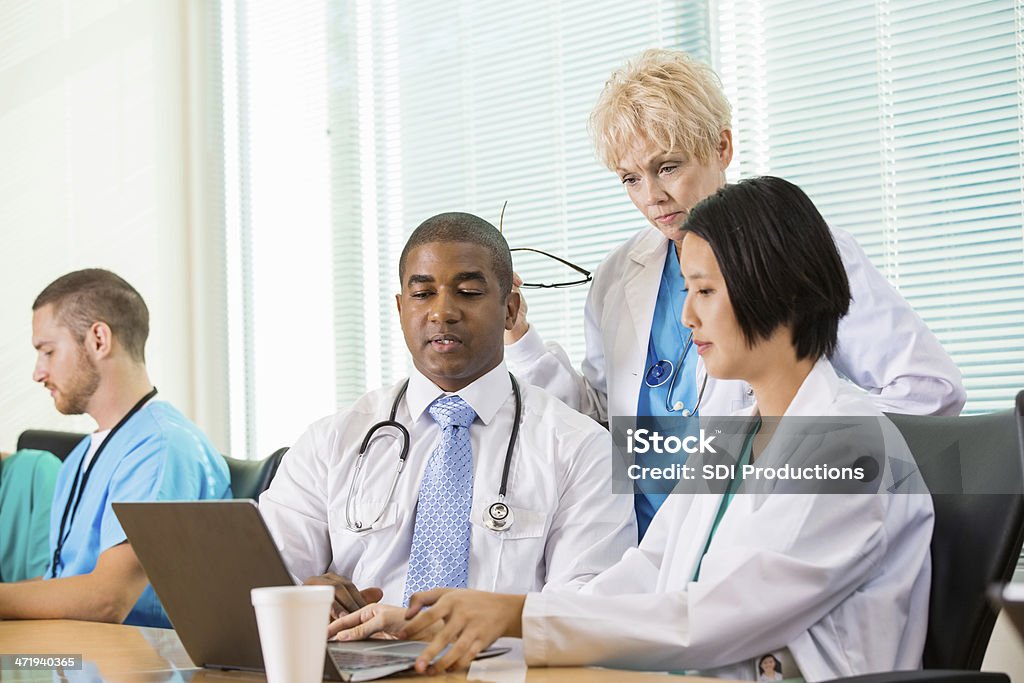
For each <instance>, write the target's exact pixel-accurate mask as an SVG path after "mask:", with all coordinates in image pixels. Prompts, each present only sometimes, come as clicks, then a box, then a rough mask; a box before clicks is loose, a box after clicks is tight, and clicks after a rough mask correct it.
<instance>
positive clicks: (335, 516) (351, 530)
mask: <svg viewBox="0 0 1024 683" xmlns="http://www.w3.org/2000/svg"><path fill="white" fill-rule="evenodd" d="M377 515H380V519H377V520H376V521H374V518H375V517H377ZM350 522H351V525H350ZM397 522H398V503H396V502H394V501H392V502H390V503H388V504H387V506H385V507H384V508H383V510H382V509H381V502H380V501H376V500H374V501H366V502H365V504H359V503H356V505H355V510H354V511H353V513H352V514H351V520H350V519H349V515H346V511H345V508H344V507H342V508H341V509H340V510H339V509H334V510H332V511H331V530H332V533H337V534H339V535H340V536H345V537H352V536H356V537H359V536H372V535H374V534H376V533H377V532H378V531H380V530H382V529H387V528H389V527H393V526H394V525H395V524H396V523H397ZM358 525H362V527H366V526H369V528H368V529H365V530H363V529H362V528H360V527H359V526H358Z"/></svg>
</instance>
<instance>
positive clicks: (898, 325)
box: [505, 228, 966, 422]
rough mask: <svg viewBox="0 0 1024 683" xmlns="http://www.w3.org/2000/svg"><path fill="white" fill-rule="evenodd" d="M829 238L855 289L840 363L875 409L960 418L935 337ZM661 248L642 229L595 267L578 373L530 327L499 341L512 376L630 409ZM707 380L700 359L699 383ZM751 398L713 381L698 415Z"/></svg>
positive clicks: (958, 390) (863, 261)
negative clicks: (515, 336)
mask: <svg viewBox="0 0 1024 683" xmlns="http://www.w3.org/2000/svg"><path fill="white" fill-rule="evenodd" d="M832 236H833V237H834V238H835V241H836V247H838V249H839V254H840V256H841V257H842V259H843V265H844V266H845V267H846V275H847V277H848V278H849V280H850V291H851V293H852V294H853V301H851V302H850V311H849V313H848V314H847V315H846V316H845V317H844V318H843V319H842V320H840V321H839V345H838V347H837V348H836V352H835V354H834V355H833V356H832V358H831V361H832V364H833V365H834V366H835V368H836V370H838V371H839V372H840V373H841V374H842V375H844V376H846V377H847V378H849V379H850V380H851V381H852V382H854V383H855V384H857V385H859V386H860V387H862V388H863V389H865V390H866V391H867V392H868V393H869V394H871V398H872V400H873V401H874V403H875V405H876V406H877V407H878V409H879V410H883V411H887V412H894V413H908V414H919V415H932V414H934V415H958V414H959V413H960V409H961V408H962V407H963V405H964V400H965V398H966V394H965V392H964V388H963V378H962V377H961V375H960V371H959V370H958V369H957V367H956V365H954V364H953V361H952V359H951V358H950V357H949V355H948V354H947V353H946V352H945V350H944V349H943V348H942V345H941V344H940V343H939V340H938V339H937V338H936V337H935V335H934V334H932V332H931V330H929V329H928V326H927V325H925V324H924V321H923V320H921V318H920V317H919V316H918V315H917V313H915V312H914V310H913V309H912V308H911V307H910V305H909V304H908V303H907V302H906V300H905V299H904V298H903V297H902V296H900V294H899V292H897V291H896V290H895V289H893V287H892V285H890V284H889V283H888V282H887V281H886V279H885V278H884V277H883V276H882V274H881V273H879V272H878V270H877V269H876V268H875V267H874V266H873V265H871V262H870V261H869V260H868V257H867V255H866V254H865V253H864V250H863V249H861V248H860V245H858V244H857V241H856V240H855V239H854V238H853V237H852V236H851V235H850V234H849V233H847V232H844V231H842V230H838V229H833V230H832ZM666 249H668V240H667V239H666V238H665V236H664V235H662V234H661V233H660V232H659V231H657V230H655V229H654V228H646V229H644V230H640V231H639V232H638V233H637V234H636V235H634V236H633V237H631V238H630V239H629V240H627V241H626V242H625V243H624V244H622V245H621V246H619V247H618V248H616V249H615V250H614V251H612V252H611V253H610V254H609V255H608V256H607V257H606V258H605V260H604V261H602V263H601V265H599V266H598V267H597V269H596V270H595V271H594V281H593V283H591V286H590V292H589V294H588V295H587V303H586V307H585V309H584V318H583V323H584V334H585V337H586V356H585V358H584V359H583V365H582V370H583V372H582V374H581V373H580V372H579V371H577V370H576V369H575V368H574V367H573V364H572V362H571V361H570V360H569V357H568V355H567V354H566V352H565V350H564V349H562V347H561V346H559V345H558V344H556V343H553V342H548V343H545V342H544V340H543V339H542V338H541V336H540V333H539V332H538V331H537V329H536V327H534V326H532V325H531V327H530V329H529V331H527V333H526V334H525V335H524V336H523V338H522V339H520V340H519V341H517V342H516V343H515V344H511V345H509V346H507V347H505V359H506V361H507V362H508V364H509V367H510V368H512V371H513V372H515V373H516V376H517V377H521V378H522V379H524V380H525V381H527V382H530V383H532V384H536V385H537V386H541V387H544V388H545V389H547V390H548V391H549V392H551V393H552V394H554V395H555V396H557V397H558V398H560V399H562V400H563V401H565V403H566V404H567V405H568V406H570V407H572V408H576V409H577V410H579V411H580V412H582V413H584V414H585V415H590V416H591V417H593V418H594V419H595V420H599V421H602V422H608V421H609V417H610V416H624V415H636V411H637V401H638V399H639V396H640V383H641V382H643V380H644V373H645V372H646V371H647V368H646V366H645V364H646V362H647V343H648V341H649V339H650V332H651V324H652V321H653V319H654V306H655V303H656V302H657V298H658V287H659V286H660V283H661V273H662V270H663V268H664V265H665V254H666ZM679 343H680V348H681V347H682V343H683V340H682V339H680V340H679ZM705 377H706V372H705V370H704V363H703V361H702V360H698V362H697V376H696V377H695V378H694V379H693V381H695V382H696V383H697V385H696V386H697V387H698V388H700V386H701V385H702V384H703V382H704V378H705ZM752 401H753V392H752V391H751V390H750V387H749V385H747V384H746V383H745V382H740V381H736V380H715V379H709V380H708V383H707V387H706V390H705V392H704V396H703V399H702V401H701V404H700V414H701V415H731V414H732V413H734V412H735V411H737V410H740V409H742V408H744V407H747V406H749V405H750V404H751V402H752Z"/></svg>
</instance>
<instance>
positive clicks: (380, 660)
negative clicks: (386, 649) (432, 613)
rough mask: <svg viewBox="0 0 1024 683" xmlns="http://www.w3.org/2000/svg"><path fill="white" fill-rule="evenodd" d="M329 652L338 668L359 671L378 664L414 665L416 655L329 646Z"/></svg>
mask: <svg viewBox="0 0 1024 683" xmlns="http://www.w3.org/2000/svg"><path fill="white" fill-rule="evenodd" d="M327 653H328V654H329V655H330V657H331V661H332V662H334V666H336V667H338V670H344V671H359V670H362V669H372V668H373V667H376V666H392V665H394V664H406V665H408V666H412V664H413V663H414V662H415V661H416V657H412V656H410V655H385V654H378V653H376V652H341V651H338V650H335V649H333V648H330V647H328V648H327Z"/></svg>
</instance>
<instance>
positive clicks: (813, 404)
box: [734, 358, 843, 417]
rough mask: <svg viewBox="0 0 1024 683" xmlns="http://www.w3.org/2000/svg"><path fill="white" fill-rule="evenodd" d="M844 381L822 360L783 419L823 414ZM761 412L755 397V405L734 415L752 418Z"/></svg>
mask: <svg viewBox="0 0 1024 683" xmlns="http://www.w3.org/2000/svg"><path fill="white" fill-rule="evenodd" d="M842 383H843V380H842V379H840V377H839V375H837V374H836V371H835V368H833V367H832V364H831V363H829V362H828V360H827V359H825V358H821V359H819V360H818V362H817V363H815V364H814V367H813V368H811V371H810V372H809V373H807V377H805V378H804V381H803V384H801V385H800V388H799V389H797V392H796V396H794V397H793V400H792V401H790V402H789V407H788V408H786V412H785V413H783V417H793V416H794V415H807V416H814V415H819V414H821V411H822V410H823V408H824V407H827V406H830V405H832V403H833V401H835V398H836V394H837V393H838V392H839V388H840V386H841V385H842ZM759 414H760V411H759V410H758V407H757V399H756V397H755V400H754V405H752V406H749V407H747V408H744V409H743V410H739V411H736V412H735V413H734V415H737V416H752V415H759Z"/></svg>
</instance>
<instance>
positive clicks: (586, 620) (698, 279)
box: [334, 177, 933, 681]
mask: <svg viewBox="0 0 1024 683" xmlns="http://www.w3.org/2000/svg"><path fill="white" fill-rule="evenodd" d="M682 256H683V258H682V264H683V266H682V270H683V275H684V276H685V278H686V284H687V286H688V289H689V296H688V297H687V300H686V305H685V307H684V310H683V321H684V323H685V324H686V326H687V327H688V328H689V329H690V330H691V331H692V332H693V338H694V344H695V345H696V346H697V350H698V352H699V353H700V356H701V358H702V359H703V360H704V362H705V364H706V366H707V369H708V372H709V373H710V374H711V376H712V377H714V378H721V379H737V380H743V381H745V382H749V383H750V385H751V386H752V387H753V389H754V397H755V401H756V402H755V405H754V406H753V407H752V408H750V409H747V410H746V411H745V413H746V414H748V415H750V416H752V417H757V418H759V421H760V420H765V422H770V421H771V420H769V419H768V418H773V417H785V418H792V417H796V416H805V418H806V417H815V418H838V417H842V416H873V420H877V422H875V424H876V425H879V427H880V429H881V431H882V432H883V433H884V434H885V443H884V455H885V456H886V457H884V458H880V459H879V461H880V462H882V463H883V471H882V472H881V481H882V482H884V483H885V484H888V483H891V481H892V474H891V472H890V471H888V467H887V465H886V463H889V462H891V460H890V459H888V458H892V457H894V456H895V457H899V458H900V459H903V460H911V459H912V458H911V456H910V454H909V452H908V451H907V449H906V444H905V443H903V441H902V439H901V438H900V437H899V434H898V432H896V430H895V428H894V427H892V425H891V423H889V422H888V420H886V419H885V418H884V417H883V416H882V415H881V413H880V412H879V411H878V409H877V408H876V407H875V405H874V404H873V403H872V401H871V400H869V398H868V397H866V396H865V395H864V394H863V392H861V391H860V390H858V389H856V388H854V387H853V386H852V385H851V384H849V383H847V382H846V381H844V380H842V379H840V378H839V377H838V376H837V374H836V372H835V371H834V370H833V369H832V366H831V365H830V364H829V363H828V361H827V360H825V359H826V357H827V356H828V354H829V352H830V351H831V350H832V349H833V348H834V347H835V344H836V330H837V327H838V325H839V320H840V318H841V317H842V316H843V315H844V314H845V313H846V311H847V309H848V308H849V303H850V289H849V283H848V281H847V278H846V273H845V272H844V269H843V265H842V261H841V260H840V256H839V253H838V251H837V249H836V245H835V242H834V240H833V237H832V235H831V233H830V232H829V230H828V227H827V226H826V224H825V222H824V220H823V219H822V218H821V216H820V214H819V213H818V211H817V210H816V209H815V207H814V205H813V204H812V203H811V201H810V200H809V199H808V198H807V196H806V195H805V194H804V193H803V192H802V191H801V190H800V189H799V188H797V187H796V186H795V185H792V184H790V183H788V182H786V181H784V180H781V179H778V178H770V177H766V178H757V179H751V180H746V181H743V182H740V183H738V184H736V185H731V186H727V187H725V188H723V189H721V190H719V191H718V192H716V193H715V194H714V195H712V196H711V197H710V198H708V199H706V200H705V201H703V202H701V203H700V204H698V205H697V206H696V207H695V208H694V209H693V212H692V213H691V215H690V218H689V221H688V223H687V233H686V235H685V237H684V238H683V239H682ZM819 423H820V422H819ZM805 424H806V423H805ZM781 429H782V427H781V426H778V428H777V430H776V431H775V439H778V440H779V441H782V440H781V438H780V437H779V435H780V433H781V432H780V431H779V430H781ZM747 441H748V444H749V446H748V448H749V451H748V453H747V455H748V456H749V457H750V458H751V459H752V461H753V462H754V463H755V464H757V461H758V460H759V459H761V458H764V459H765V460H768V459H771V458H774V459H775V462H779V461H781V462H783V463H785V461H786V459H787V457H788V458H790V459H793V458H795V457H796V454H795V453H790V452H789V451H788V450H787V447H786V446H780V445H779V443H777V442H776V443H773V439H772V436H771V435H770V434H767V433H765V431H764V430H762V432H756V435H754V436H753V438H751V439H748V440H747ZM783 443H789V442H783ZM879 447H881V446H880V445H879ZM779 451H782V452H781V455H780V453H779ZM875 455H878V456H881V455H883V453H876V454H875ZM761 464H762V465H763V463H761ZM918 484H919V486H918V488H917V489H916V491H917V493H907V494H901V493H900V491H901V489H900V487H899V486H895V487H889V486H887V485H884V486H883V487H882V488H881V491H882V492H881V493H860V494H853V495H830V494H827V493H818V494H810V493H778V492H775V493H771V494H770V495H765V496H758V495H736V496H734V497H732V498H731V501H730V500H727V499H728V498H729V497H728V496H722V495H717V496H716V495H713V494H708V495H670V496H669V497H668V501H667V502H666V503H665V505H664V506H663V507H662V508H661V509H660V510H659V511H658V513H657V514H656V515H655V517H654V521H653V523H652V525H651V528H650V531H649V533H648V534H647V536H646V537H645V538H644V540H643V542H642V543H641V545H640V547H639V548H637V549H634V550H629V551H627V552H626V553H625V554H624V555H623V557H622V559H621V560H620V561H619V562H618V563H617V564H616V565H613V566H612V567H610V568H609V569H607V570H605V571H604V572H602V573H601V574H599V575H598V576H597V577H596V578H595V579H593V580H592V581H590V582H589V583H588V584H586V585H585V586H584V587H583V588H582V590H581V591H579V592H578V593H569V594H540V593H530V594H528V595H499V594H493V593H485V592H477V591H466V590H446V589H437V590H432V591H427V592H424V593H418V594H416V595H414V596H412V600H411V602H410V607H409V610H408V612H407V613H406V614H398V613H396V612H394V611H390V612H389V611H386V610H382V609H380V608H376V609H375V608H374V607H373V606H369V607H367V608H364V610H363V611H362V612H360V613H355V614H353V615H350V616H349V617H347V618H345V619H342V620H340V621H339V622H336V624H335V625H334V630H336V631H337V630H339V629H342V630H341V633H340V636H341V637H342V638H346V639H347V638H353V637H364V636H365V635H367V634H368V633H369V632H371V631H374V630H385V631H389V632H392V633H396V634H398V635H399V636H400V637H411V638H423V639H428V640H432V642H431V645H430V646H429V647H428V648H427V649H426V650H425V651H424V652H423V654H422V655H421V657H420V661H419V662H418V665H417V667H418V670H420V671H426V670H428V668H429V669H430V670H432V671H433V670H443V669H447V668H454V667H464V666H467V665H468V664H469V662H470V661H471V660H472V657H473V656H474V655H475V654H476V653H477V652H479V651H480V650H481V649H483V648H485V647H487V646H488V645H489V644H490V643H491V642H493V641H494V640H495V639H496V638H498V637H500V636H504V635H508V636H521V637H522V638H523V646H524V653H525V656H526V660H527V663H528V664H530V665H532V666H538V665H552V666H555V665H560V666H573V665H590V664H598V665H605V666H613V667H622V668H634V669H649V670H673V671H679V670H697V671H700V672H701V673H703V674H704V675H710V676H721V677H728V678H734V679H737V678H739V679H756V677H757V672H758V669H757V666H758V662H760V661H762V660H763V659H764V657H765V656H766V655H768V654H772V655H773V656H778V657H779V659H780V660H781V661H782V662H783V663H784V665H785V667H786V668H785V671H786V675H787V676H802V677H804V678H805V679H806V680H808V681H813V680H823V679H828V678H833V677H837V676H850V675H857V674H863V673H869V672H872V671H878V670H888V669H910V668H916V667H919V666H920V664H921V654H922V650H923V647H924V640H925V629H926V625H927V609H928V595H929V581H930V571H931V563H930V555H929V543H930V540H931V533H932V522H933V511H932V505H931V499H930V497H929V496H928V495H926V494H924V493H921V492H922V491H924V489H923V488H921V486H920V482H918ZM893 491H895V492H893ZM716 517H718V518H719V519H717V520H716ZM428 605H429V606H431V607H430V609H427V610H423V608H424V607H426V606H428ZM406 617H408V618H410V619H411V621H408V622H406V621H404V619H405V618H406ZM344 629H348V630H344ZM449 643H450V644H451V649H450V650H449V651H448V652H447V653H445V654H444V656H443V657H441V658H440V659H439V660H438V661H437V662H436V663H435V664H434V665H433V666H432V667H428V664H429V662H430V661H431V659H432V658H433V657H434V656H436V655H437V654H438V653H440V652H441V651H442V649H443V648H444V647H445V646H446V645H448V644H449ZM792 667H795V668H792Z"/></svg>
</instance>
